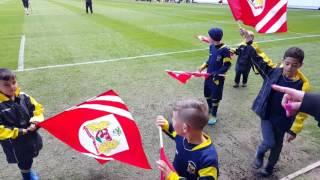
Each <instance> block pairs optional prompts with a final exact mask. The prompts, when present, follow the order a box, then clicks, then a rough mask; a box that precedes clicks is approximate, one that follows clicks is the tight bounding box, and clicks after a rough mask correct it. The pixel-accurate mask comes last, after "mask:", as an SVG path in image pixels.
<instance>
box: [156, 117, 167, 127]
mask: <svg viewBox="0 0 320 180" xmlns="http://www.w3.org/2000/svg"><path fill="white" fill-rule="evenodd" d="M167 123H168V121H167V120H166V119H165V118H164V117H163V116H157V120H156V125H157V126H160V127H163V126H164V125H166V124H167Z"/></svg>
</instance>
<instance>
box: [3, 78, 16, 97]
mask: <svg viewBox="0 0 320 180" xmlns="http://www.w3.org/2000/svg"><path fill="white" fill-rule="evenodd" d="M17 87H18V84H17V81H16V79H10V80H9V81H4V80H0V92H1V93H3V94H4V95H6V96H9V97H13V96H14V95H15V92H16V90H17Z"/></svg>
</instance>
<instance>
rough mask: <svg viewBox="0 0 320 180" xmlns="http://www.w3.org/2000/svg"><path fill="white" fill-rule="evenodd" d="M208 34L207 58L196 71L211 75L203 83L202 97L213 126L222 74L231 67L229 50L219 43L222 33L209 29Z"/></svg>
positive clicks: (218, 29) (220, 95) (223, 77)
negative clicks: (204, 71)
mask: <svg viewBox="0 0 320 180" xmlns="http://www.w3.org/2000/svg"><path fill="white" fill-rule="evenodd" d="M208 34H209V43H210V47H209V58H208V60H207V61H206V62H205V63H203V64H202V65H201V67H200V68H199V69H198V70H199V72H202V71H203V70H204V69H207V73H209V74H211V76H210V77H209V78H207V79H206V80H205V82H204V96H205V98H206V99H207V103H208V107H209V114H210V115H211V116H210V119H209V121H208V124H209V125H214V124H215V123H216V122H217V111H218V106H219V103H220V101H221V99H222V94H223V86H224V80H225V76H224V74H225V73H226V72H227V71H228V70H229V69H230V67H231V54H230V49H229V48H228V47H227V46H226V45H225V44H224V43H222V42H221V40H222V37H223V31H222V29H220V28H211V29H210V30H209V31H208Z"/></svg>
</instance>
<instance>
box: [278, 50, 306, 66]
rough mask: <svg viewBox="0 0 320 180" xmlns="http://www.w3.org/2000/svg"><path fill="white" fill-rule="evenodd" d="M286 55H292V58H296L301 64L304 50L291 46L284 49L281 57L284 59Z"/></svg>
mask: <svg viewBox="0 0 320 180" xmlns="http://www.w3.org/2000/svg"><path fill="white" fill-rule="evenodd" d="M286 57H292V58H295V59H298V60H299V63H301V64H302V63H303V59H304V52H303V50H302V49H300V48H298V47H291V48H289V49H287V50H286V52H285V53H284V55H283V59H285V58H286Z"/></svg>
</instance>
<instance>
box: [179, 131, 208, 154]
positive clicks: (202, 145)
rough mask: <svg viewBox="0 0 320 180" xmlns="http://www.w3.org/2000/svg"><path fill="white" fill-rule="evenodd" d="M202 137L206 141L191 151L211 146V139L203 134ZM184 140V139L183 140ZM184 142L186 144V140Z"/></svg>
mask: <svg viewBox="0 0 320 180" xmlns="http://www.w3.org/2000/svg"><path fill="white" fill-rule="evenodd" d="M203 136H204V137H205V139H206V141H205V142H203V143H201V144H198V145H197V146H195V147H194V148H192V149H191V151H197V150H200V149H203V148H206V147H208V146H210V145H211V144H212V142H211V138H210V136H209V135H207V134H205V133H203ZM184 139H185V138H184ZM185 140H186V142H188V141H187V139H185Z"/></svg>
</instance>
